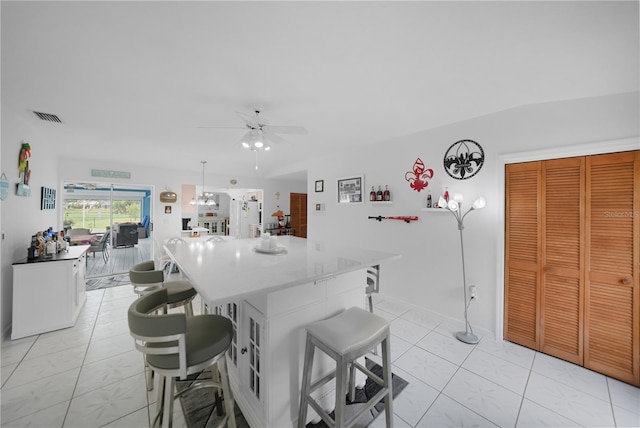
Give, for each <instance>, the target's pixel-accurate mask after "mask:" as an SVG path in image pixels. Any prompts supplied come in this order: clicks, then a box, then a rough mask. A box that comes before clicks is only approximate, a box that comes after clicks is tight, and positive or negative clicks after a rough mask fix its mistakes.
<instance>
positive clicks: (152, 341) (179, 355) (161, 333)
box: [128, 288, 236, 428]
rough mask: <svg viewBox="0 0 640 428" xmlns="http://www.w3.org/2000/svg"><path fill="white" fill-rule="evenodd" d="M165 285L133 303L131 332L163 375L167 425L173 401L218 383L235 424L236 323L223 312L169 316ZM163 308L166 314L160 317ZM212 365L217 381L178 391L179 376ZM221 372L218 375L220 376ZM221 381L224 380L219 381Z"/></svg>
mask: <svg viewBox="0 0 640 428" xmlns="http://www.w3.org/2000/svg"><path fill="white" fill-rule="evenodd" d="M167 300H168V295H167V289H166V288H160V289H158V290H155V291H151V292H149V293H147V294H145V295H143V296H142V297H140V298H139V299H138V300H136V301H135V302H133V303H132V304H131V306H130V307H129V311H128V321H129V331H130V333H131V336H132V337H133V338H134V340H135V346H136V349H138V350H139V351H141V352H142V353H143V354H144V356H145V360H146V362H147V364H149V367H150V368H151V369H152V370H153V371H154V372H156V373H158V375H159V376H160V381H161V382H160V387H159V388H158V400H157V414H156V416H155V418H154V420H153V422H152V424H151V426H155V424H156V422H157V421H158V420H160V421H161V423H162V426H163V427H170V426H171V425H172V422H173V421H172V419H173V401H174V399H175V398H178V397H180V396H181V395H183V394H184V393H186V392H187V391H189V390H193V389H199V388H203V387H214V388H217V390H221V391H222V394H223V396H224V407H225V412H226V415H225V417H224V419H223V420H222V421H221V423H220V425H218V426H222V424H223V423H226V424H227V426H228V427H231V428H235V426H236V420H235V413H234V400H233V395H232V392H231V388H230V387H229V378H228V372H227V362H226V351H227V350H228V349H229V346H230V345H231V341H232V339H233V325H232V324H231V321H230V320H229V319H227V318H225V317H223V316H220V315H198V316H193V317H187V316H186V315H185V314H182V313H175V314H166V310H164V311H163V309H166V308H165V306H166V305H167ZM158 312H165V313H164V314H162V315H158ZM206 369H210V370H211V374H212V379H205V380H195V381H194V382H193V383H192V384H191V385H190V386H189V387H188V388H186V389H184V390H182V391H180V392H178V393H176V394H174V390H175V380H176V379H178V378H179V379H183V380H184V379H187V376H188V375H190V374H193V373H198V372H200V371H202V370H206ZM218 374H219V377H218ZM217 379H220V381H217Z"/></svg>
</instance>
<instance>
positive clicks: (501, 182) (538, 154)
mask: <svg viewBox="0 0 640 428" xmlns="http://www.w3.org/2000/svg"><path fill="white" fill-rule="evenodd" d="M639 149H640V137H633V138H624V139H619V140H609V141H599V142H597V143H587V144H577V145H573V146H565V147H558V148H551V149H543V150H533V151H525V152H516V153H505V154H500V155H498V162H497V163H498V166H497V168H498V201H500V203H498V212H497V215H498V221H497V222H496V236H497V238H498V242H497V248H496V260H497V267H496V279H497V281H496V287H497V290H496V319H495V332H496V334H495V338H496V341H499V342H501V341H503V340H504V339H503V336H504V269H505V265H504V256H505V253H504V252H505V247H504V239H505V233H504V232H505V231H504V228H505V174H504V170H505V166H506V165H507V164H512V163H520V162H533V161H539V160H549V159H561V158H570V157H576V156H589V155H600V154H605V153H615V152H625V151H630V150H639Z"/></svg>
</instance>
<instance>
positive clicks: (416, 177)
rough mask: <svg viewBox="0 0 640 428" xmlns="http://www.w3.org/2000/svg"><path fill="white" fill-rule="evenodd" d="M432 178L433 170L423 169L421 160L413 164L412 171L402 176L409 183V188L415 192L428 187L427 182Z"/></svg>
mask: <svg viewBox="0 0 640 428" xmlns="http://www.w3.org/2000/svg"><path fill="white" fill-rule="evenodd" d="M432 178H433V170H432V169H431V168H426V169H425V167H424V163H423V162H422V159H420V158H418V159H416V161H415V162H414V163H413V169H412V170H411V171H407V172H406V173H405V175H404V179H405V180H407V181H408V182H409V187H411V188H412V189H413V190H415V191H416V192H419V191H421V190H422V189H424V188H426V187H427V186H428V185H429V181H428V180H431V179H432Z"/></svg>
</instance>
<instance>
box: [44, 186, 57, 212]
mask: <svg viewBox="0 0 640 428" xmlns="http://www.w3.org/2000/svg"><path fill="white" fill-rule="evenodd" d="M41 189H42V194H41V198H40V209H41V210H54V209H56V190H55V189H51V188H49V187H42V188H41Z"/></svg>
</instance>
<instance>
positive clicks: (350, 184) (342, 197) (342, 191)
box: [338, 176, 362, 204]
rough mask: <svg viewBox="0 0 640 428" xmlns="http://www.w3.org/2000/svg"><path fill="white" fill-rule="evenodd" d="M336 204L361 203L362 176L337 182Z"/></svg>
mask: <svg viewBox="0 0 640 428" xmlns="http://www.w3.org/2000/svg"><path fill="white" fill-rule="evenodd" d="M338 203H339V204H358V203H362V176H358V177H350V178H342V179H339V180H338Z"/></svg>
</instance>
